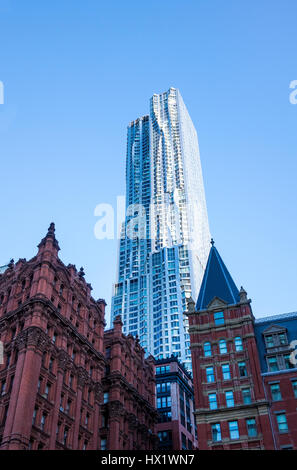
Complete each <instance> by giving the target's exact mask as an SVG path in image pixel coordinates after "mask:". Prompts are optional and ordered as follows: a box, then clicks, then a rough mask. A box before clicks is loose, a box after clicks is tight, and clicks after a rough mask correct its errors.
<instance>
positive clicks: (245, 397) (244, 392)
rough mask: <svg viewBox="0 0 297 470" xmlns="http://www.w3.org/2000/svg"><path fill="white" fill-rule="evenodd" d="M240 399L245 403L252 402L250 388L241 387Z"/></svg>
mask: <svg viewBox="0 0 297 470" xmlns="http://www.w3.org/2000/svg"><path fill="white" fill-rule="evenodd" d="M242 399H243V403H244V404H245V405H249V404H250V403H252V397H251V390H250V388H244V389H242Z"/></svg>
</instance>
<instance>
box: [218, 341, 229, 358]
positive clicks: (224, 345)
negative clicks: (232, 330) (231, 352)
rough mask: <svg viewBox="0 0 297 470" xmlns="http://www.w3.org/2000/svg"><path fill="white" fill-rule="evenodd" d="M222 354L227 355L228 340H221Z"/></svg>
mask: <svg viewBox="0 0 297 470" xmlns="http://www.w3.org/2000/svg"><path fill="white" fill-rule="evenodd" d="M219 348H220V354H227V352H228V350H227V343H226V340H224V339H221V340H220V342H219Z"/></svg>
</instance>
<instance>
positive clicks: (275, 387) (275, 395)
mask: <svg viewBox="0 0 297 470" xmlns="http://www.w3.org/2000/svg"><path fill="white" fill-rule="evenodd" d="M270 391H271V399H272V401H279V400H281V399H282V394H281V391H280V386H279V384H271V385H270Z"/></svg>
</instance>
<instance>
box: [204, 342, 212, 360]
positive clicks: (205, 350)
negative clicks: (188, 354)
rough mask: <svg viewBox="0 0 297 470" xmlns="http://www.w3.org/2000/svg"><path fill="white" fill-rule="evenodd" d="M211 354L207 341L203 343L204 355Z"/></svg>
mask: <svg viewBox="0 0 297 470" xmlns="http://www.w3.org/2000/svg"><path fill="white" fill-rule="evenodd" d="M209 356H211V344H210V343H209V342H207V343H204V357H209Z"/></svg>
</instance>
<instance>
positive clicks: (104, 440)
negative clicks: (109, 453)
mask: <svg viewBox="0 0 297 470" xmlns="http://www.w3.org/2000/svg"><path fill="white" fill-rule="evenodd" d="M106 444H107V440H106V439H101V450H106V449H107V446H106Z"/></svg>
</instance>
